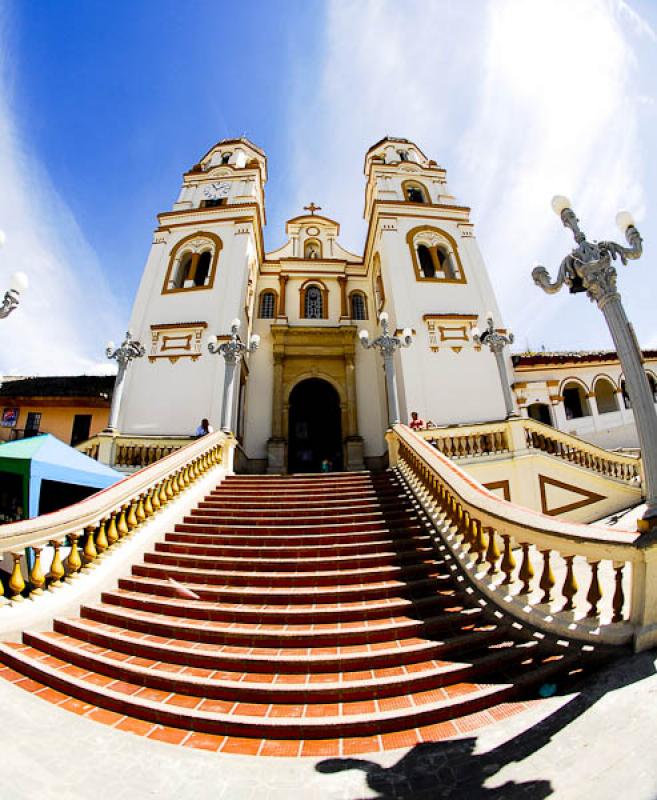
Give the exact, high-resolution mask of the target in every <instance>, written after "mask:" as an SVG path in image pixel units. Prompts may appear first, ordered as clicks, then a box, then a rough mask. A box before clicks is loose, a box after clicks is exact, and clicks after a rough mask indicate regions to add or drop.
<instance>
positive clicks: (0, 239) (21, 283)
mask: <svg viewBox="0 0 657 800" xmlns="http://www.w3.org/2000/svg"><path fill="white" fill-rule="evenodd" d="M6 240H7V237H6V236H5V233H4V231H0V247H2V246H3V245H4V243H5V241H6ZM29 285H30V282H29V281H28V279H27V275H26V274H25V273H24V272H14V274H13V275H12V276H11V278H10V279H9V289H7V291H6V292H5V296H4V298H3V300H2V305H0V319H5V317H8V316H9V315H10V314H11V312H12V311H14V309H16V308H18V305H19V304H20V295H21V292H24V291H25V290H26V289H27V288H28V286H29Z"/></svg>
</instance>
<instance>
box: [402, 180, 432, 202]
mask: <svg viewBox="0 0 657 800" xmlns="http://www.w3.org/2000/svg"><path fill="white" fill-rule="evenodd" d="M402 188H403V191H404V198H405V199H406V200H407V201H408V202H409V203H428V202H429V200H428V199H427V190H426V189H425V188H424V186H423V185H422V184H421V183H418V182H417V181H404V183H403V184H402Z"/></svg>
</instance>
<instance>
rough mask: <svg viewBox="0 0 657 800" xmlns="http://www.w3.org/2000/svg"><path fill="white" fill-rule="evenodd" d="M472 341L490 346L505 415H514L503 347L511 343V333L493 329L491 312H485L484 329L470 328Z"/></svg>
mask: <svg viewBox="0 0 657 800" xmlns="http://www.w3.org/2000/svg"><path fill="white" fill-rule="evenodd" d="M472 341H473V342H474V343H475V344H485V345H487V346H488V347H489V348H490V351H491V353H493V354H494V355H495V361H496V362H497V371H498V372H499V375H500V383H501V384H502V394H503V395H504V406H505V408H506V417H507V419H508V418H509V417H516V416H518V415H517V414H516V411H515V408H514V407H513V397H512V396H511V386H510V384H509V374H508V372H507V369H506V361H505V360H504V348H505V347H506V346H507V345H509V344H513V334H512V333H511V332H510V331H509V333H508V334H507V335H506V336H505V335H504V334H502V333H499V332H498V331H496V330H495V324H494V323H493V312H492V311H487V312H486V330H485V331H484V332H483V333H481V331H480V330H479V328H477V327H475V328H473V329H472Z"/></svg>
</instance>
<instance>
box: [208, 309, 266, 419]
mask: <svg viewBox="0 0 657 800" xmlns="http://www.w3.org/2000/svg"><path fill="white" fill-rule="evenodd" d="M241 324H242V323H241V322H240V320H239V319H234V320H233V321H232V322H231V324H230V326H231V327H230V339H229V340H228V341H227V342H222V343H221V344H218V340H217V337H216V336H211V337H210V339H209V340H208V350H209V351H210V352H211V353H218V354H219V355H220V356H223V357H224V361H225V362H226V371H225V373H224V397H223V405H222V408H221V430H222V431H224V432H225V433H230V432H231V431H232V429H233V394H234V385H235V367H236V366H237V365H238V364H239V362H240V360H241V358H242V356H243V355H244V353H254V352H255V351H256V350H257V349H258V345H259V344H260V337H259V336H258V334H257V333H254V334H252V335H251V338H250V339H249V343H248V344H244V342H242V341H241V340H240V337H239V329H240V325H241Z"/></svg>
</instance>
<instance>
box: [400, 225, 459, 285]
mask: <svg viewBox="0 0 657 800" xmlns="http://www.w3.org/2000/svg"><path fill="white" fill-rule="evenodd" d="M406 241H407V242H408V245H409V247H410V249H411V258H412V261H413V268H414V269H415V277H416V278H417V280H419V281H423V280H424V281H426V280H431V281H447V282H450V283H466V279H465V275H464V274H463V267H462V265H461V259H460V256H459V253H458V246H457V244H456V241H455V240H454V239H453V237H452V236H451V235H450V234H449V233H447V232H446V231H443V230H441V229H439V228H434V227H432V226H429V225H422V226H420V227H418V228H413V229H412V230H410V231H409V232H408V233H407V234H406Z"/></svg>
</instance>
